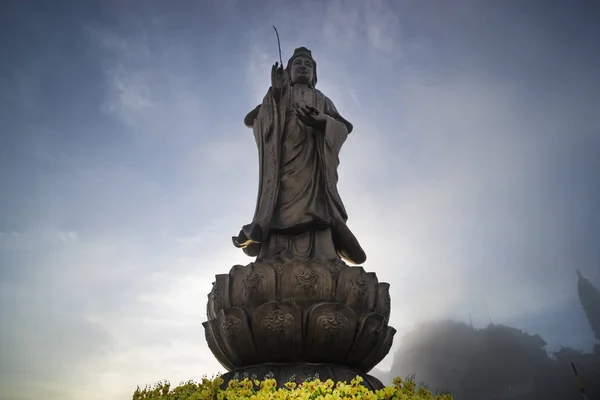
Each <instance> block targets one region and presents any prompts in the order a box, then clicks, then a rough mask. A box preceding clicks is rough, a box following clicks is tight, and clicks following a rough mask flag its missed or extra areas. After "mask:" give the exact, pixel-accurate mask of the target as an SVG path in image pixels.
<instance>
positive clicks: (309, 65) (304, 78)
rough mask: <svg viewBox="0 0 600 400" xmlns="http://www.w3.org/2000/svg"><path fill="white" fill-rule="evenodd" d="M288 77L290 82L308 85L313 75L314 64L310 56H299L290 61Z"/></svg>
mask: <svg viewBox="0 0 600 400" xmlns="http://www.w3.org/2000/svg"><path fill="white" fill-rule="evenodd" d="M290 75H291V76H290V78H291V80H292V83H301V84H305V85H310V84H311V82H312V81H313V77H314V66H313V62H312V60H311V59H310V58H308V57H305V56H299V57H296V58H295V59H294V61H292V65H291V71H290Z"/></svg>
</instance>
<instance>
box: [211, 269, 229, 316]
mask: <svg viewBox="0 0 600 400" xmlns="http://www.w3.org/2000/svg"><path fill="white" fill-rule="evenodd" d="M228 307H231V304H230V302H229V274H220V275H217V276H216V277H215V282H214V283H213V288H212V290H211V292H210V293H209V303H208V310H207V314H208V319H209V320H210V319H215V318H216V317H217V315H218V314H219V312H220V311H221V310H222V309H224V308H228Z"/></svg>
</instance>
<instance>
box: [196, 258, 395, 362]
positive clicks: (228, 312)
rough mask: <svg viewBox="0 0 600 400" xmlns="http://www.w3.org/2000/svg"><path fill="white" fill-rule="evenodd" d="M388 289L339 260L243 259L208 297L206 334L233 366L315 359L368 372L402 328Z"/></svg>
mask: <svg viewBox="0 0 600 400" xmlns="http://www.w3.org/2000/svg"><path fill="white" fill-rule="evenodd" d="M388 290H389V285H388V284H387V283H379V282H378V280H377V277H376V276H375V274H373V273H367V272H365V270H364V269H363V268H362V267H350V266H347V265H345V264H343V263H342V262H341V261H340V260H339V259H334V260H331V261H328V262H325V261H292V260H291V261H288V262H286V263H284V262H280V263H277V262H273V263H266V262H256V263H251V264H249V265H247V266H240V265H236V266H234V267H233V268H232V269H231V271H230V273H229V275H217V279H216V281H215V283H214V284H213V290H212V291H211V292H210V294H209V296H208V297H209V302H208V308H207V316H208V321H207V322H205V323H204V327H205V329H206V339H207V341H208V343H209V347H210V348H211V350H212V351H213V353H214V354H215V356H216V357H217V359H218V360H219V362H221V364H222V365H223V367H225V368H226V369H227V370H232V368H241V367H246V366H249V365H254V364H258V363H265V362H308V363H329V364H337V365H344V366H348V367H351V368H354V369H356V370H359V371H362V372H368V371H369V370H371V369H372V368H373V367H374V366H375V365H376V364H377V363H378V362H379V361H381V360H382V359H383V357H385V356H386V354H387V352H388V351H389V346H391V341H392V339H393V336H394V334H395V332H396V331H395V330H394V328H392V327H389V326H388V325H387V321H388V319H389V315H390V300H389V293H388Z"/></svg>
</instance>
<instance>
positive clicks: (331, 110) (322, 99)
mask: <svg viewBox="0 0 600 400" xmlns="http://www.w3.org/2000/svg"><path fill="white" fill-rule="evenodd" d="M315 92H316V93H317V102H319V103H320V104H323V108H321V109H322V110H324V112H325V114H327V115H329V116H331V117H333V118H335V119H336V120H338V121H340V122H341V123H342V124H344V125H345V126H346V129H347V130H348V133H351V132H352V130H353V129H354V126H353V125H352V123H350V121H348V120H347V119H346V118H344V117H342V115H341V114H340V113H339V112H338V110H337V108H335V104H333V101H331V99H330V98H329V97H327V96H326V95H325V94H323V92H321V91H320V90H318V89H315Z"/></svg>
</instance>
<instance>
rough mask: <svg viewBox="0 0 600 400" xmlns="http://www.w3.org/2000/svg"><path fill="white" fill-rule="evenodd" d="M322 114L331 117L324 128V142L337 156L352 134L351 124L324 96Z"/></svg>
mask: <svg viewBox="0 0 600 400" xmlns="http://www.w3.org/2000/svg"><path fill="white" fill-rule="evenodd" d="M324 103H325V104H324V112H325V114H326V115H328V116H329V117H331V119H330V120H329V121H327V126H326V128H325V142H326V144H327V146H328V147H329V149H330V150H332V151H333V152H334V153H335V154H336V155H337V154H339V152H340V150H341V148H342V145H343V144H344V142H345V141H346V138H347V137H348V134H349V133H350V132H352V128H353V126H352V124H351V123H350V122H348V121H347V120H346V119H345V118H344V117H342V116H341V115H340V113H339V112H338V110H337V109H336V108H335V105H334V104H333V102H332V101H331V100H330V99H329V98H328V97H326V96H325V101H324Z"/></svg>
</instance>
